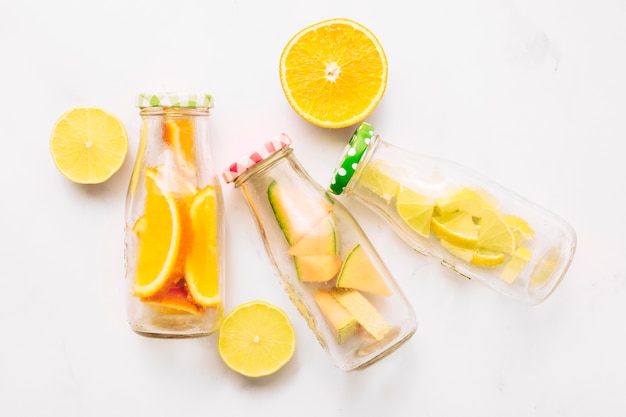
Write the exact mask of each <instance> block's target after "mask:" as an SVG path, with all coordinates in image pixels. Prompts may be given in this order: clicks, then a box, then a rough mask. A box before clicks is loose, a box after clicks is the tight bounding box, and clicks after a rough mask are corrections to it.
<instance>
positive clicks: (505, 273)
mask: <svg viewBox="0 0 626 417" xmlns="http://www.w3.org/2000/svg"><path fill="white" fill-rule="evenodd" d="M531 257H532V253H531V252H530V251H529V250H528V249H526V248H524V247H521V248H517V250H516V251H515V254H514V255H513V257H512V258H511V260H510V261H509V262H507V263H506V265H504V269H503V270H502V273H501V275H500V276H501V277H502V279H503V280H504V281H506V282H508V283H509V284H512V283H513V282H514V281H515V280H516V279H517V276H518V275H519V273H520V272H522V269H524V267H525V266H526V264H527V263H528V261H529V260H530V258H531Z"/></svg>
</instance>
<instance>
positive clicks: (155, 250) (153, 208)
mask: <svg viewBox="0 0 626 417" xmlns="http://www.w3.org/2000/svg"><path fill="white" fill-rule="evenodd" d="M155 176H156V171H155V170H154V169H148V170H147V171H146V189H147V195H146V202H145V209H144V213H143V215H142V216H141V217H140V218H139V219H138V220H137V221H136V222H135V224H134V225H133V231H134V232H135V233H136V234H137V237H138V239H139V244H138V248H137V270H136V271H135V283H134V290H133V291H134V293H135V295H137V296H139V297H142V298H145V297H149V296H152V295H154V294H155V293H156V292H157V291H159V290H160V289H161V288H164V287H165V286H166V284H169V283H171V281H172V280H174V279H175V277H174V274H173V272H174V271H175V269H176V264H177V261H178V257H179V248H180V241H181V234H182V229H181V216H180V212H179V206H178V204H177V201H176V199H175V198H174V196H173V195H172V194H171V193H169V192H167V191H166V192H164V191H163V190H162V189H161V188H160V187H159V184H158V182H157V181H155Z"/></svg>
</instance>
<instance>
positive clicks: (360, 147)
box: [328, 123, 374, 195]
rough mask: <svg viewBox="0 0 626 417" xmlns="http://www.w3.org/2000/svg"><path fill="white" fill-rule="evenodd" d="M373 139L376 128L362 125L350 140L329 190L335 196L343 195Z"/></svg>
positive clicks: (367, 124) (365, 124) (366, 124)
mask: <svg viewBox="0 0 626 417" xmlns="http://www.w3.org/2000/svg"><path fill="white" fill-rule="evenodd" d="M373 137H374V126H372V125H371V124H369V123H361V125H360V126H359V127H358V128H357V130H356V131H355V132H354V135H352V138H350V142H348V145H347V146H346V149H345V150H344V152H343V156H342V158H341V163H340V164H339V166H338V167H337V169H335V172H334V174H333V178H332V180H331V181H330V186H329V187H328V188H329V189H330V191H331V192H332V193H333V194H337V195H339V194H341V193H343V190H344V189H345V188H346V186H347V185H348V183H349V182H350V180H351V179H352V175H354V172H355V171H356V169H357V167H358V166H359V162H361V159H362V158H363V155H364V154H365V151H366V150H367V148H368V147H369V145H370V141H371V140H372V138H373Z"/></svg>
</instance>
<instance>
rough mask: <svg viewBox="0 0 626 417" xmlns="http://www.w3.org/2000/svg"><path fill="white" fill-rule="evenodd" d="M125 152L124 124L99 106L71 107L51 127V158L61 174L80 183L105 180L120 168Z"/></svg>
mask: <svg viewBox="0 0 626 417" xmlns="http://www.w3.org/2000/svg"><path fill="white" fill-rule="evenodd" d="M127 152H128V137H127V135H126V129H125V128H124V124H123V123H122V122H121V121H120V119H118V118H117V117H116V116H114V115H113V114H111V113H109V112H107V111H104V110H102V109H98V108H92V107H76V108H73V109H71V110H69V111H68V112H66V113H65V114H63V115H62V116H61V117H60V118H59V119H58V120H57V122H56V123H55V125H54V127H53V128H52V135H51V137H50V153H51V154H52V159H53V160H54V163H55V165H56V167H57V169H58V170H59V172H60V173H61V174H63V176H65V177H66V178H67V179H69V180H71V181H74V182H77V183H79V184H99V183H102V182H104V181H106V180H108V179H109V178H111V176H113V174H115V173H116V172H117V171H118V170H119V169H120V168H121V166H122V163H123V162H124V159H125V158H126V154H127Z"/></svg>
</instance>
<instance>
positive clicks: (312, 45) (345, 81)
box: [280, 18, 387, 128]
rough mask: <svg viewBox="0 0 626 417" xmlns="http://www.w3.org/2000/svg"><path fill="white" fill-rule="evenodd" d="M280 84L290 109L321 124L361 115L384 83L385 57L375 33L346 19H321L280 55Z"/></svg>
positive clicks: (379, 95) (353, 120) (346, 121)
mask: <svg viewBox="0 0 626 417" xmlns="http://www.w3.org/2000/svg"><path fill="white" fill-rule="evenodd" d="M280 83H281V85H282V88H283V91H284V93H285V96H286V97H287V101H288V102H289V104H290V105H291V107H292V108H293V109H294V110H295V111H296V113H298V114H299V115H300V116H302V117H303V118H304V119H305V120H307V121H309V122H311V123H313V124H315V125H317V126H321V127H328V128H340V127H346V126H350V125H353V124H356V123H358V122H360V121H362V120H363V119H365V118H366V117H367V116H368V115H369V114H370V113H371V112H372V111H373V110H374V108H375V107H376V106H377V105H378V103H379V102H380V100H381V99H382V97H383V95H384V93H385V88H386V86H387V57H386V55H385V52H384V50H383V48H382V46H381V44H380V42H379V41H378V39H377V38H376V36H374V34H373V33H372V32H371V31H370V30H369V29H367V28H366V27H365V26H363V25H361V24H360V23H357V22H354V21H352V20H349V19H343V18H336V19H329V20H324V21H321V22H319V23H315V24H313V25H311V26H308V27H306V28H304V29H302V30H301V31H300V32H298V33H297V34H296V35H295V36H294V37H293V38H291V40H290V41H289V42H288V43H287V45H286V46H285V48H284V50H283V52H282V55H281V57H280Z"/></svg>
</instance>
